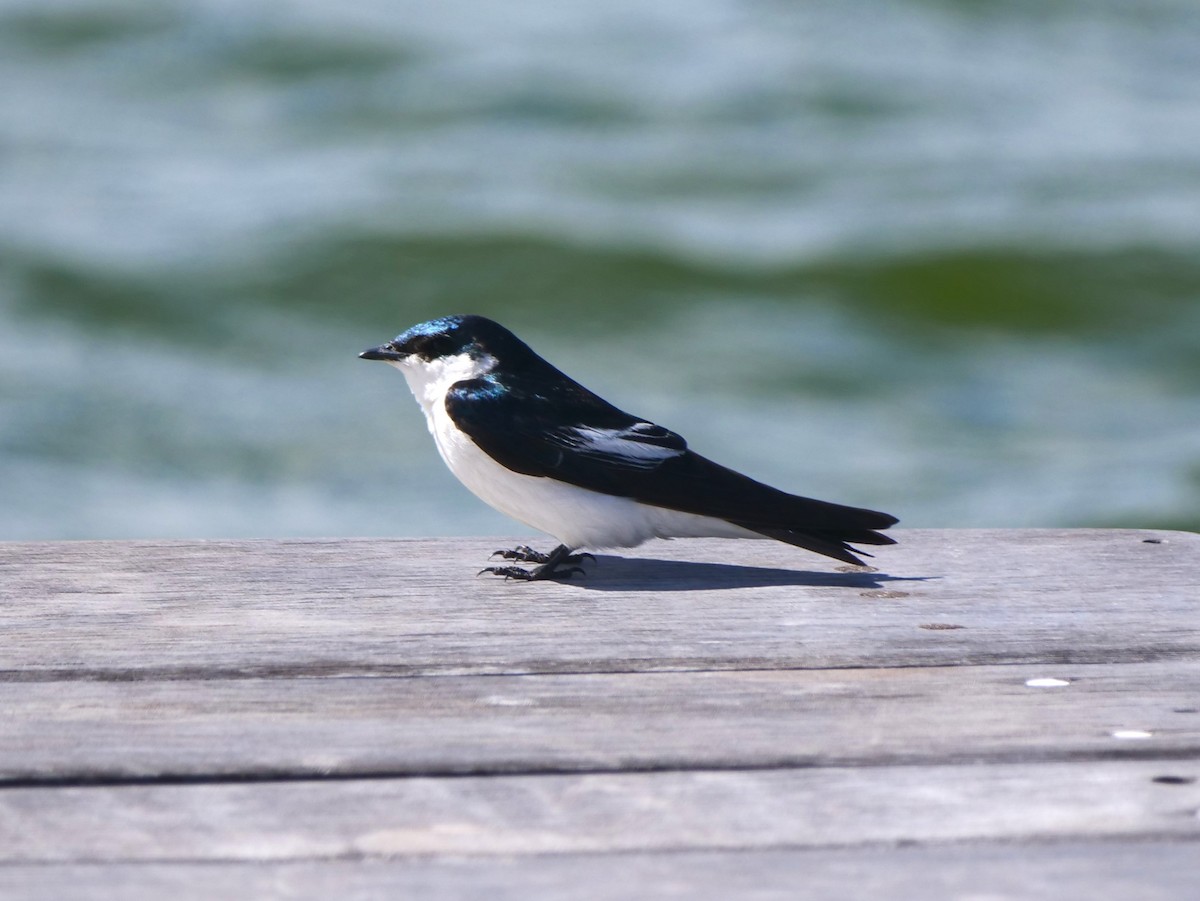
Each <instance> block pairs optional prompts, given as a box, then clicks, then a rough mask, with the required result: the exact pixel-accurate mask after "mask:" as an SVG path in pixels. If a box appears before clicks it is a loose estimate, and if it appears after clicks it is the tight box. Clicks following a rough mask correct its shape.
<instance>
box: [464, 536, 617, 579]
mask: <svg viewBox="0 0 1200 901" xmlns="http://www.w3.org/2000/svg"><path fill="white" fill-rule="evenodd" d="M492 556H493V557H496V556H500V557H502V558H503V559H505V560H518V561H520V562H522V563H540V564H541V566H538V567H535V568H534V569H524V568H523V567H520V566H486V567H484V568H483V569H481V570H480V571H479V572H478V575H481V576H482V575H483V574H484V573H491V574H492V575H493V576H503V577H504V578H505V580H508V579H517V580H519V581H522V582H541V581H544V580H547V579H569V578H571V577H572V576H574V575H575V574H576V573H580V574H583V573H584V570H583V567H582V566H578V565H577V564H579V563H582V562H583V561H584V559H585V558H586V559H588V560H595V559H596V558H595V557H593V556H592V555H591V554H572V553H571V549H570V548H569V547H567V546H566V545H565V544H560V545H559V546H558V547H556V548H555V549H554V550H552V551H551V552H550V553H548V554H543V553H540V552H539V551H535V550H534V549H533V548H531V547H528V546H526V545H521V546H520V547H516V548H513V549H512V550H500V551H496V552H495V553H494V554H492ZM564 564H565V565H566V567H565V568H560V567H563V566H564Z"/></svg>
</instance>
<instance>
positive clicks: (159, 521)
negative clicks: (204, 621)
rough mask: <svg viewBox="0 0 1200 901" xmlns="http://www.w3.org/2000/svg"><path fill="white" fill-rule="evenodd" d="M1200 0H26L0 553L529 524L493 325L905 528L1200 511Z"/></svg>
mask: <svg viewBox="0 0 1200 901" xmlns="http://www.w3.org/2000/svg"><path fill="white" fill-rule="evenodd" d="M1198 47H1200V5H1197V4H1196V3H1195V2H1194V0H1140V2H1138V3H1132V4H1131V3H1126V2H1117V0H1057V2H1055V3H1052V4H1047V3H1045V2H1034V0H1029V2H1023V0H999V2H993V3H980V2H974V0H890V2H884V0H847V2H841V3H837V4H799V3H791V2H785V0H741V2H733V0H686V2H683V0H658V2H654V3H645V2H636V3H634V2H625V0H602V2H600V0H579V2H572V3H561V2H557V0H556V2H550V0H528V2H522V3H518V4H502V3H494V2H482V0H475V2H464V0H439V2H434V0H405V2H395V0H356V2H353V3H347V4H338V3H330V2H328V0H272V2H266V3H242V2H233V0H187V2H172V0H155V2H152V3H151V2H145V0H109V2H98V0H0V86H2V87H0V539H49V538H100V537H103V538H124V537H241V536H316V535H321V536H336V535H346V536H350V535H436V534H481V533H508V534H511V533H513V532H515V531H520V527H516V526H514V525H513V524H512V523H511V522H510V521H509V520H507V519H505V518H504V517H502V516H501V515H500V514H497V513H494V512H492V511H490V510H489V509H488V508H486V507H485V506H484V505H483V504H482V503H480V502H477V501H476V500H474V498H472V497H471V496H470V495H469V494H468V493H467V492H466V490H465V489H463V488H461V487H460V486H459V485H458V484H457V483H456V482H455V481H454V480H453V478H452V477H451V476H450V475H449V474H448V473H447V472H446V471H445V470H444V468H443V467H442V465H441V463H440V461H439V460H438V458H437V456H436V453H435V451H434V449H433V446H432V443H431V441H430V439H429V436H428V435H427V433H426V432H425V427H424V422H423V420H422V418H421V416H420V413H419V411H418V409H417V407H416V404H415V403H414V402H413V401H412V398H411V397H410V395H409V394H408V391H407V388H406V387H405V385H404V382H403V379H402V378H401V377H400V375H399V374H398V373H396V372H394V371H393V370H391V369H389V368H388V367H385V366H381V365H379V364H369V363H365V362H362V361H360V360H358V359H357V358H356V355H357V353H358V352H359V351H360V350H362V349H363V348H365V347H368V346H372V345H375V344H378V343H380V342H381V341H383V340H385V339H387V338H390V337H391V336H393V335H394V334H396V333H397V332H399V331H401V330H402V329H403V328H405V327H407V326H408V325H410V324H412V323H414V322H417V321H421V320H423V319H428V318H431V317H433V316H437V315H442V314H445V313H451V312H479V313H484V314H486V315H490V316H493V317H495V318H497V319H499V320H501V321H502V322H504V323H505V324H507V325H509V326H510V327H511V328H513V329H514V330H515V331H517V332H518V333H519V334H520V335H522V336H523V337H524V338H525V339H526V340H527V341H529V342H530V343H531V344H532V345H533V346H534V347H535V348H536V349H538V350H539V351H541V352H542V353H543V355H544V356H546V357H548V358H549V359H550V360H551V361H552V362H555V363H556V364H558V365H560V366H561V367H562V368H564V369H567V370H568V371H569V372H571V373H572V374H573V375H575V376H576V377H577V378H578V379H579V380H580V381H582V382H584V384H587V385H588V386H589V387H591V388H593V389H594V390H596V391H598V392H599V393H601V394H602V395H604V396H606V397H608V398H609V399H611V400H613V401H614V402H615V403H617V404H618V405H619V406H623V407H625V408H626V409H629V410H631V411H632V412H635V413H637V414H639V415H642V416H645V417H648V418H651V419H655V420H657V421H659V422H662V423H663V424H665V425H667V426H670V427H672V428H674V429H676V430H677V431H680V432H682V433H683V434H685V435H686V436H687V437H688V438H689V440H690V442H691V444H692V446H693V447H694V448H696V449H697V450H699V451H701V452H702V453H705V454H707V455H708V456H711V457H714V458H715V459H717V460H719V461H721V462H724V463H727V464H729V465H732V466H735V467H737V468H740V469H743V470H744V471H747V472H749V473H750V474H752V475H755V476H757V477H759V478H761V479H764V480H766V481H769V482H772V483H774V484H777V485H779V486H780V487H784V488H787V489H789V490H792V491H795V492H797V493H802V494H810V495H814V496H818V497H823V498H827V499H831V500H838V501H843V502H848V503H855V504H863V505H868V506H873V507H876V508H879V509H884V510H887V511H890V512H892V513H895V514H897V515H899V516H901V518H902V520H903V524H904V525H910V526H940V527H958V526H1127V525H1129V526H1141V525H1148V526H1165V527H1178V528H1192V529H1195V528H1200V51H1198V50H1197V48H1198Z"/></svg>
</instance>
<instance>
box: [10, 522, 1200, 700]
mask: <svg viewBox="0 0 1200 901" xmlns="http://www.w3.org/2000/svg"><path fill="white" fill-rule="evenodd" d="M899 537H900V540H901V544H900V545H899V546H898V547H895V548H884V549H881V550H880V553H879V556H878V560H877V563H878V566H879V567H880V569H881V571H880V572H875V573H868V572H838V571H836V570H835V569H830V568H829V567H826V563H828V562H829V561H825V560H823V559H820V558H817V557H815V556H812V555H806V554H804V553H803V552H800V551H797V550H796V549H794V548H790V547H787V546H785V545H781V544H778V543H776V542H767V541H762V542H756V541H742V542H731V541H721V540H715V539H713V540H707V539H706V540H688V541H678V542H657V543H654V544H652V545H647V546H646V547H645V548H642V549H639V550H638V551H635V552H633V553H635V554H639V555H640V556H632V555H631V556H629V557H626V558H615V557H605V558H602V559H601V560H600V561H599V562H598V563H597V565H595V566H594V567H592V568H591V570H592V571H591V575H589V576H588V577H587V578H586V579H581V580H579V581H577V582H572V583H566V584H562V585H557V584H543V583H539V584H533V585H530V584H514V583H511V582H510V583H504V582H502V581H500V580H497V579H492V578H476V577H475V575H474V573H475V572H476V570H477V569H478V568H479V567H480V566H481V565H482V564H483V562H484V560H485V559H486V557H487V554H488V552H490V551H491V550H492V549H493V548H494V547H495V546H500V545H502V544H509V543H511V542H500V541H493V540H487V541H481V540H471V541H448V540H447V541H384V540H349V541H346V540H339V541H249V542H244V541H243V542H153V541H148V542H76V543H42V544H4V545H0V634H3V635H4V636H5V642H4V646H3V647H2V648H0V678H3V679H6V680H31V679H34V680H36V679H52V680H53V679H66V678H82V679H141V678H146V679H162V678H185V679H186V678H193V677H196V676H200V675H204V676H209V677H212V676H226V677H230V678H235V677H244V676H255V675H257V676H264V675H320V674H372V673H378V674H393V675H395V674H420V673H456V672H464V673H465V672H483V673H528V672H548V673H555V672H618V671H654V670H672V669H722V668H742V669H744V668H747V667H761V668H775V667H812V668H822V667H847V666H913V665H946V664H988V663H1000V662H1006V663H1012V662H1016V663H1041V664H1084V663H1104V662H1110V661H1126V662H1135V661H1145V660H1155V659H1183V658H1188V657H1192V656H1194V655H1196V654H1197V652H1198V651H1200V625H1198V618H1197V617H1196V611H1195V596H1194V586H1195V585H1197V584H1200V553H1198V551H1200V535H1195V534H1191V533H1182V532H1144V531H1133V530H1094V531H1089V530H999V531H998V530H977V531H973V530H966V531H944V530H908V531H902V532H900V533H899ZM940 626H954V627H958V628H939V627H940ZM930 627H933V628H930Z"/></svg>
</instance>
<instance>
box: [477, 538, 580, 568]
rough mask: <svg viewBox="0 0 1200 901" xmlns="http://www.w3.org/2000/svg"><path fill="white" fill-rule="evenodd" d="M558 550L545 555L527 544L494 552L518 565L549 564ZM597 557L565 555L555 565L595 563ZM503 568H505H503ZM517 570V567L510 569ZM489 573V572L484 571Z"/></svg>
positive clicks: (556, 560)
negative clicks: (589, 561) (514, 561)
mask: <svg viewBox="0 0 1200 901" xmlns="http://www.w3.org/2000/svg"><path fill="white" fill-rule="evenodd" d="M558 550H559V549H558V548H555V549H554V550H553V551H551V552H550V553H549V554H543V553H542V552H541V551H535V550H534V549H533V548H531V547H530V546H529V545H527V544H522V545H518V546H517V547H515V548H513V549H512V550H506V549H503V548H501V549H500V550H498V551H492V556H493V557H500V558H501V559H503V560H516V561H517V562H518V563H542V564H545V563H549V562H550V558H551V557H552V556H554V555H555V554H557V553H558ZM595 559H596V558H595V557H593V556H592V555H591V554H563V555H561V556H559V557H557V558H556V559H555V563H582V562H583V561H584V560H591V561H593V562H594V561H595ZM501 568H503V567H501ZM508 568H509V569H515V568H516V567H511V566H510V567H508ZM484 572H487V570H484Z"/></svg>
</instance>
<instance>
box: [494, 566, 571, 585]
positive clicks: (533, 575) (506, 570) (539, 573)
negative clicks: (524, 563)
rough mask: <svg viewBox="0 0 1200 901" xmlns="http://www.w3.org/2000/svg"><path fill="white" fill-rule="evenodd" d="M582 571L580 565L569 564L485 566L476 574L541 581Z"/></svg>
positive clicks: (569, 576)
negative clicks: (564, 566)
mask: <svg viewBox="0 0 1200 901" xmlns="http://www.w3.org/2000/svg"><path fill="white" fill-rule="evenodd" d="M582 572H583V567H582V566H569V567H567V568H566V569H559V568H558V567H556V566H539V567H537V568H535V569H522V568H521V567H520V566H485V567H484V568H483V569H481V570H480V571H479V572H478V575H481V576H482V575H483V574H484V573H491V574H492V575H493V576H504V578H505V580H508V579H516V580H517V581H519V582H542V581H545V580H547V579H569V578H571V577H572V576H574V575H575V573H582Z"/></svg>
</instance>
